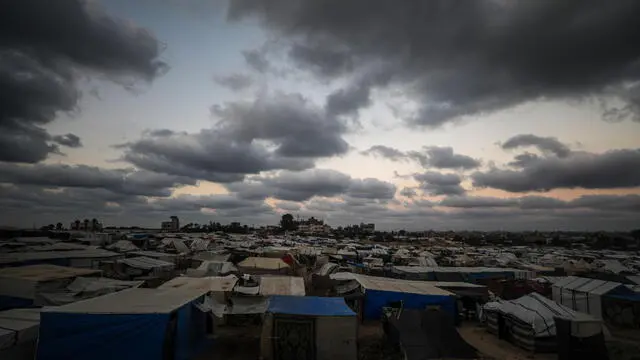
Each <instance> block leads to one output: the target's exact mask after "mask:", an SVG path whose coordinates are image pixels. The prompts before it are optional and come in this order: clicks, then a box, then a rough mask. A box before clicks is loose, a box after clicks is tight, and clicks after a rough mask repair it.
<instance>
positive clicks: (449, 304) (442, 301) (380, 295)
mask: <svg viewBox="0 0 640 360" xmlns="http://www.w3.org/2000/svg"><path fill="white" fill-rule="evenodd" d="M397 301H402V302H403V306H404V308H405V309H417V310H424V309H425V308H426V307H427V306H440V307H441V308H442V310H444V311H445V312H447V313H448V314H450V315H451V316H452V317H453V316H455V315H456V310H455V306H456V305H455V297H454V296H450V295H425V294H410V293H402V292H393V291H380V290H367V291H366V292H365V301H364V318H365V319H367V320H375V319H380V318H381V316H382V308H383V307H385V306H388V305H389V303H392V302H397ZM452 321H453V320H452Z"/></svg>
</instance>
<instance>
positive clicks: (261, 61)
mask: <svg viewBox="0 0 640 360" xmlns="http://www.w3.org/2000/svg"><path fill="white" fill-rule="evenodd" d="M242 56H244V61H245V62H246V63H247V65H249V67H250V68H252V69H253V70H255V71H257V72H259V73H265V72H267V71H268V70H269V68H270V67H271V64H270V63H269V60H267V57H266V55H265V53H264V52H263V51H260V50H245V51H243V52H242Z"/></svg>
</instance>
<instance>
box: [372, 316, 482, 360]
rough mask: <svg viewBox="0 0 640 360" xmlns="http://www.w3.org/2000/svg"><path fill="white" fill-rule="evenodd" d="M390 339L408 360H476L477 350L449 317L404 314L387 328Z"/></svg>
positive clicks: (389, 320) (391, 318) (390, 319)
mask: <svg viewBox="0 0 640 360" xmlns="http://www.w3.org/2000/svg"><path fill="white" fill-rule="evenodd" d="M385 332H386V333H387V335H388V336H389V339H390V340H391V341H393V342H396V343H399V344H400V346H401V347H402V350H403V352H404V354H405V359H407V360H427V359H475V358H477V354H476V350H475V349H474V348H473V347H472V346H471V345H469V344H467V342H466V341H464V339H462V337H460V334H458V331H457V330H456V329H455V327H454V326H453V319H452V318H451V317H450V316H449V314H447V313H445V312H442V311H435V310H427V311H421V310H403V311H402V312H401V313H400V316H399V317H396V316H391V317H389V318H388V323H387V324H385Z"/></svg>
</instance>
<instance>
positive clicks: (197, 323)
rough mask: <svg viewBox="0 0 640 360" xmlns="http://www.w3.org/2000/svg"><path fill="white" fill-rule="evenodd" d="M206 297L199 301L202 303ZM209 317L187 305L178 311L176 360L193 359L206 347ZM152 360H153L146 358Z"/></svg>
mask: <svg viewBox="0 0 640 360" xmlns="http://www.w3.org/2000/svg"><path fill="white" fill-rule="evenodd" d="M203 300H204V297H203V298H201V299H198V300H197V301H199V302H201V301H203ZM208 316H209V315H208V314H206V313H203V312H201V311H199V310H198V309H197V308H196V307H195V306H192V305H191V304H187V305H185V306H183V307H181V308H180V309H179V310H178V326H177V331H176V349H175V358H174V359H175V360H189V359H193V358H194V356H195V355H198V354H199V353H200V352H202V350H203V349H204V348H205V347H206V345H207V344H208V343H207V334H206V324H205V322H206V320H207V317H208ZM145 359H151V358H145ZM139 360H141V359H139Z"/></svg>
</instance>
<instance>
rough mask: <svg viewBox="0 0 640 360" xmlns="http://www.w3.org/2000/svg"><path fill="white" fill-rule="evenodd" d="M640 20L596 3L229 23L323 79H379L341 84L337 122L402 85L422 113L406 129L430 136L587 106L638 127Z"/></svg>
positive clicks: (416, 1) (414, 5) (436, 2)
mask: <svg viewBox="0 0 640 360" xmlns="http://www.w3.org/2000/svg"><path fill="white" fill-rule="evenodd" d="M638 15H640V4H638V3H637V2H634V1H615V2H605V3H603V2H601V1H598V0H587V1H583V0H569V1H563V2H558V1H554V0H542V1H535V2H527V1H518V2H504V1H476V2H473V3H472V4H469V3H468V2H467V1H464V0H453V1H451V0H426V1H425V0H410V1H403V2H402V3H400V4H396V3H390V2H388V1H385V0H366V1H365V0H349V1H323V2H317V1H313V0H304V1H298V2H296V3H295V4H291V3H290V2H289V1H284V0H280V1H274V2H270V4H269V6H264V4H263V2H262V1H260V0H239V1H233V2H231V3H230V8H229V12H228V17H229V18H230V19H232V20H239V19H244V18H248V17H255V18H257V19H259V20H260V21H261V23H262V24H263V26H264V27H265V28H266V29H268V30H269V31H271V32H273V33H275V34H276V35H277V36H279V37H281V38H283V39H287V40H288V46H289V47H288V49H289V50H288V56H289V58H290V60H291V62H292V63H293V64H296V66H298V67H299V68H303V69H308V70H309V71H310V72H312V73H313V74H315V75H316V76H318V77H320V78H323V79H335V78H338V77H341V76H344V75H347V74H351V73H353V72H356V73H357V74H358V78H360V79H362V78H365V79H374V78H380V79H383V80H385V81H369V82H364V83H363V82H361V81H359V80H355V81H356V84H357V85H356V84H352V85H348V86H347V87H346V90H345V91H344V92H343V94H358V96H342V98H343V99H344V101H341V102H339V104H340V106H339V107H338V108H339V109H343V110H342V111H349V112H352V111H354V110H355V109H357V108H359V107H362V106H367V105H368V104H369V102H368V101H367V100H366V99H367V96H368V93H369V90H368V89H367V87H382V88H384V87H386V86H388V85H399V86H402V87H403V88H404V93H405V96H407V97H409V98H411V99H413V100H415V102H416V103H417V104H419V106H418V110H417V111H414V112H413V113H412V114H410V115H409V116H407V117H406V118H405V120H406V121H408V122H409V123H412V124H416V125H423V126H430V127H436V126H441V125H443V124H445V123H447V122H451V121H454V120H456V119H457V118H459V117H461V116H464V115H476V114H482V113H487V112H491V111H495V110H499V109H504V108H508V107H512V106H514V105H518V104H521V103H525V102H528V101H536V100H540V99H587V98H593V97H597V98H599V99H600V100H601V101H602V103H603V106H604V107H605V111H604V115H605V117H606V118H607V119H609V120H620V119H625V118H630V119H632V120H634V121H638V120H640V116H639V114H640V111H639V109H640V108H639V107H638V106H639V105H640V103H639V102H638V99H639V98H640V97H638V96H637V94H638V90H639V88H638V85H637V84H638V80H640V75H639V74H640V72H638V59H639V58H640V49H638V47H637V46H636V44H637V42H638V40H640V31H638V30H639V29H638V24H637V21H636V19H637V17H638ZM281 42H284V41H283V40H281ZM354 64H358V66H355V65H354ZM381 69H382V70H381ZM381 71H382V72H384V74H385V76H382V77H380V72H381ZM361 84H364V85H365V87H364V88H363V87H361V86H360V85H361ZM613 99H615V100H616V101H618V102H620V103H621V104H622V105H613V104H614V102H611V100H613Z"/></svg>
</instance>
